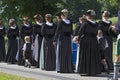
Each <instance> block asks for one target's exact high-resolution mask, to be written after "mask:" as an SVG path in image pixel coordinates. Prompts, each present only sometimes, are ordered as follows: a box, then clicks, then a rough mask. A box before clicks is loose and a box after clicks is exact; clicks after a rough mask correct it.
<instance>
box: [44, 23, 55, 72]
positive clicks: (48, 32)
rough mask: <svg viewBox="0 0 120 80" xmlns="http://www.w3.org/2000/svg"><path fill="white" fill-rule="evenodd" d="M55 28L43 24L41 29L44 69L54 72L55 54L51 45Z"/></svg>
mask: <svg viewBox="0 0 120 80" xmlns="http://www.w3.org/2000/svg"><path fill="white" fill-rule="evenodd" d="M56 27H57V26H56V25H55V24H53V25H52V26H49V25H47V24H44V25H43V28H42V35H43V37H44V42H43V49H44V69H45V70H48V71H51V70H55V68H56V54H55V47H54V45H53V40H54V35H55V30H56Z"/></svg>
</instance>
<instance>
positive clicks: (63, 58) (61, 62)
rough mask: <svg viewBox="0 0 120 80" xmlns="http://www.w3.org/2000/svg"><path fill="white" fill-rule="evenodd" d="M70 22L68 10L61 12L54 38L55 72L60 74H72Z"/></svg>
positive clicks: (71, 32) (71, 31)
mask: <svg viewBox="0 0 120 80" xmlns="http://www.w3.org/2000/svg"><path fill="white" fill-rule="evenodd" d="M72 34H73V30H72V22H71V20H69V19H68V10H67V9H63V10H62V11H61V20H60V21H58V24H57V30H56V33H55V38H54V43H53V44H54V45H55V46H56V45H57V53H56V70H57V72H60V73H73V65H72V46H71V45H72V40H71V35H72Z"/></svg>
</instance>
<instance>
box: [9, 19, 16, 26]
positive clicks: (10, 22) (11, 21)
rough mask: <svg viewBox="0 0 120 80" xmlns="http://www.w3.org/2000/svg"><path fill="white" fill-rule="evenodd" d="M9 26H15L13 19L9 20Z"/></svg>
mask: <svg viewBox="0 0 120 80" xmlns="http://www.w3.org/2000/svg"><path fill="white" fill-rule="evenodd" d="M9 25H10V26H14V25H15V19H13V18H12V19H10V20H9Z"/></svg>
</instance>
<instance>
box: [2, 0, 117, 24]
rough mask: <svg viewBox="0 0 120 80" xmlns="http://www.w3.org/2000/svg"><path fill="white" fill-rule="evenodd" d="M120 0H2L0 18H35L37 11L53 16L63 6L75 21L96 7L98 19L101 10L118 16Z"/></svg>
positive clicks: (112, 15) (6, 19)
mask: <svg viewBox="0 0 120 80" xmlns="http://www.w3.org/2000/svg"><path fill="white" fill-rule="evenodd" d="M118 5H119V0H0V18H1V19H4V20H5V21H8V19H9V18H15V19H16V20H21V18H22V17H23V16H26V15H27V16H29V17H30V18H31V20H33V16H34V15H35V14H36V13H40V14H41V15H42V16H44V15H45V14H46V13H51V14H53V16H55V14H56V13H57V12H59V11H60V10H61V9H63V8H67V9H68V10H69V11H70V15H69V16H70V18H71V19H72V20H73V22H76V21H78V17H79V16H81V15H82V14H83V13H84V12H85V11H86V10H88V9H94V10H95V11H96V13H97V17H96V19H100V18H101V12H102V11H104V10H108V11H110V12H111V17H114V16H117V11H118Z"/></svg>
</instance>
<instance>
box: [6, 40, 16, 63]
mask: <svg viewBox="0 0 120 80" xmlns="http://www.w3.org/2000/svg"><path fill="white" fill-rule="evenodd" d="M17 51H18V41H17V39H16V38H12V39H8V51H7V56H6V62H8V63H12V64H13V63H15V62H16V54H17Z"/></svg>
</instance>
